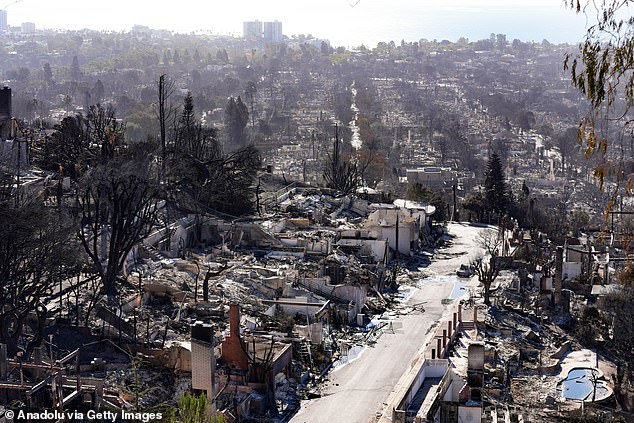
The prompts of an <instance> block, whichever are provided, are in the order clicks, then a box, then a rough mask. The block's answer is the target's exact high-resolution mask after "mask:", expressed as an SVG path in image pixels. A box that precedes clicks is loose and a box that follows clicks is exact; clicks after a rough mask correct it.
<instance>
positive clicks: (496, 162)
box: [484, 153, 509, 216]
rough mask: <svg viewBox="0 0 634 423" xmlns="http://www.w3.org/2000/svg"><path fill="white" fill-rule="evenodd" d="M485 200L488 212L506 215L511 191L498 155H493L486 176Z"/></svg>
mask: <svg viewBox="0 0 634 423" xmlns="http://www.w3.org/2000/svg"><path fill="white" fill-rule="evenodd" d="M484 198H485V205H486V208H487V211H488V212H489V213H490V212H494V213H497V214H498V215H499V216H501V215H503V214H505V213H506V212H507V209H508V205H509V190H508V186H507V184H506V177H505V176H504V171H503V170H502V161H501V160H500V156H498V155H497V153H493V154H491V157H490V158H489V161H488V163H487V166H486V169H485V175H484Z"/></svg>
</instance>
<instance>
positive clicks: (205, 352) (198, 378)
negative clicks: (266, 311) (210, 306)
mask: <svg viewBox="0 0 634 423" xmlns="http://www.w3.org/2000/svg"><path fill="white" fill-rule="evenodd" d="M191 339H192V356H191V357H192V358H191V360H192V388H194V389H198V390H201V391H205V392H206V393H207V397H208V398H209V399H212V398H213V397H214V395H215V389H214V385H215V372H216V357H215V355H214V330H213V327H212V326H211V325H209V324H204V323H203V322H200V321H197V322H196V323H194V324H193V325H192V326H191Z"/></svg>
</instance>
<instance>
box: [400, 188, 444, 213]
mask: <svg viewBox="0 0 634 423" xmlns="http://www.w3.org/2000/svg"><path fill="white" fill-rule="evenodd" d="M407 199H408V200H411V201H416V202H420V203H427V204H431V205H432V206H434V207H435V208H436V211H435V212H434V214H432V215H431V219H432V220H434V221H436V222H445V221H446V220H447V202H446V201H445V199H444V198H443V196H442V195H441V194H440V193H438V192H436V191H434V190H432V189H429V188H427V187H426V186H424V185H422V184H411V185H409V186H408V187H407Z"/></svg>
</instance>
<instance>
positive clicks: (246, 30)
mask: <svg viewBox="0 0 634 423" xmlns="http://www.w3.org/2000/svg"><path fill="white" fill-rule="evenodd" d="M242 34H243V36H244V38H246V39H247V40H259V39H260V38H262V22H260V21H248V22H244V23H243V24H242Z"/></svg>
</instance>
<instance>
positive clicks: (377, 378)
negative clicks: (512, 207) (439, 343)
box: [291, 223, 482, 423]
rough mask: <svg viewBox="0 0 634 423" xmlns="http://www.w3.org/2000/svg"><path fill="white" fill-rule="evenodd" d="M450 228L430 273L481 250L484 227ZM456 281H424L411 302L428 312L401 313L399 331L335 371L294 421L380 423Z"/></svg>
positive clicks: (452, 267)
mask: <svg viewBox="0 0 634 423" xmlns="http://www.w3.org/2000/svg"><path fill="white" fill-rule="evenodd" d="M448 229H449V233H450V234H451V235H453V236H454V238H453V240H452V245H451V246H450V247H448V248H445V249H443V250H441V251H440V254H439V255H437V257H436V258H435V259H434V261H433V262H432V264H431V265H430V266H429V267H428V268H427V271H429V272H431V273H432V274H436V275H455V271H456V269H457V268H458V267H459V266H460V264H461V263H467V262H468V261H469V257H470V256H472V255H473V254H475V252H476V251H477V250H478V247H477V243H476V236H477V234H478V233H479V232H480V231H482V228H480V227H474V226H469V225H463V224H458V223H454V224H450V225H449V228H448ZM454 281H455V279H454V278H448V277H441V278H435V277H431V278H428V279H425V281H424V282H423V283H421V284H420V289H418V290H416V291H415V292H414V294H413V295H412V296H411V297H410V298H409V300H408V304H419V303H422V302H425V304H424V307H425V312H424V313H419V312H414V313H411V314H408V315H405V316H401V317H398V318H397V320H396V321H397V322H400V323H395V325H394V327H395V328H396V329H395V330H394V332H395V333H390V332H389V331H387V332H385V333H384V334H383V335H382V336H381V337H380V338H379V340H378V342H377V343H376V344H375V346H374V347H370V348H367V349H366V350H365V351H364V352H363V354H362V355H361V357H359V358H358V359H357V360H355V361H353V362H352V363H350V364H348V365H346V366H344V367H341V368H339V369H337V370H335V371H333V372H332V373H331V374H330V376H329V382H328V383H327V385H326V387H325V388H324V390H323V396H322V397H321V398H318V399H315V400H310V401H304V402H302V408H301V410H300V411H299V413H298V414H296V415H295V416H294V417H293V419H291V422H293V423H320V422H345V423H367V422H373V421H376V416H377V413H380V411H381V410H382V408H383V403H384V402H385V401H386V400H387V398H388V396H389V394H390V392H391V391H392V389H393V388H394V386H395V385H396V383H397V382H398V380H399V379H400V377H401V376H402V375H403V373H405V371H406V370H407V369H408V368H409V367H410V366H411V364H412V363H413V361H414V359H415V358H416V353H417V352H418V351H419V349H420V348H421V347H422V346H423V345H424V344H425V342H426V340H427V338H428V337H429V336H431V331H430V329H431V327H432V325H433V324H434V323H435V322H436V321H438V320H439V319H440V318H441V317H442V315H443V313H445V312H446V310H447V306H445V305H442V303H441V302H442V300H443V299H446V298H448V297H449V295H450V294H451V292H452V290H453V288H454V283H453V282H454ZM401 323H402V328H400V326H401Z"/></svg>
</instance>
